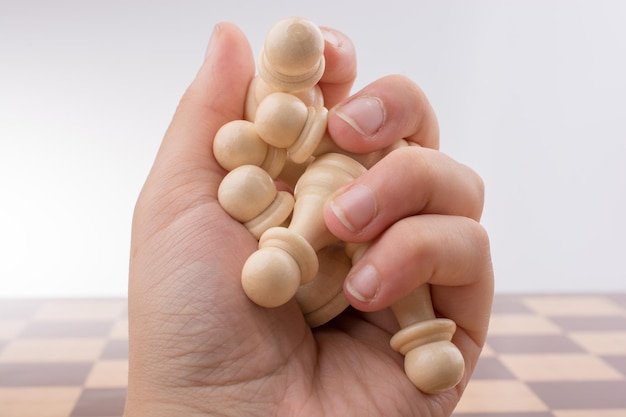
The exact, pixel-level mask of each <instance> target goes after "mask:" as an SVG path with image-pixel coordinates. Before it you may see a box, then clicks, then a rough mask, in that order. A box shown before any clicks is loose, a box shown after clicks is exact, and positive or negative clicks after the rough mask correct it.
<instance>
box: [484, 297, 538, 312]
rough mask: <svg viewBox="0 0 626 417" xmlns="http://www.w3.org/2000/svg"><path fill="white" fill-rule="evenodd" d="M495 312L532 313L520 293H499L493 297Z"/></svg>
mask: <svg viewBox="0 0 626 417" xmlns="http://www.w3.org/2000/svg"><path fill="white" fill-rule="evenodd" d="M491 310H492V312H493V313H496V314H503V313H509V314H510V313H532V310H531V309H529V308H528V307H527V306H526V305H524V303H523V302H522V299H521V298H520V296H519V295H513V294H510V295H509V294H497V296H495V297H494V298H493V305H492V308H491Z"/></svg>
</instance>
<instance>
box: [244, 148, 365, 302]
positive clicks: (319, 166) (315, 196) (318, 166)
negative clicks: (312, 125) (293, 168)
mask: <svg viewBox="0 0 626 417" xmlns="http://www.w3.org/2000/svg"><path fill="white" fill-rule="evenodd" d="M364 172H365V168H364V167H363V166H362V165H361V164H359V163H358V162H356V161H355V160H353V159H351V158H349V157H347V156H345V155H340V154H326V155H322V156H320V157H318V158H316V159H315V160H314V161H313V162H312V163H311V165H309V167H308V168H307V169H306V171H305V172H304V174H302V177H300V179H299V180H298V183H297V184H296V189H295V193H294V195H295V200H296V201H295V205H294V209H293V214H292V219H291V222H290V224H289V227H288V228H285V227H273V228H270V229H268V230H267V231H266V232H265V233H263V235H262V236H261V238H260V239H259V250H257V251H256V252H254V253H253V254H252V255H251V256H250V257H249V258H248V260H247V261H246V263H245V264H244V267H243V270H242V273H241V282H242V286H243V289H244V292H245V293H246V294H247V295H248V297H249V298H250V299H251V300H252V301H254V302H255V303H256V304H258V305H260V306H263V307H277V306H280V305H283V304H285V303H286V302H288V301H289V300H290V299H291V298H292V297H293V296H294V295H295V294H296V292H297V290H298V287H299V286H300V285H301V284H305V283H307V282H309V281H311V280H312V279H313V278H314V277H315V275H316V274H317V272H318V269H319V260H318V258H317V255H316V252H317V251H318V250H320V249H321V248H323V247H326V246H328V245H330V244H332V243H335V242H337V241H338V239H337V238H336V237H335V236H334V235H333V234H332V233H330V231H329V230H328V228H327V227H326V223H325V222H324V216H323V210H324V205H325V204H326V200H327V199H328V198H329V196H330V195H331V194H332V193H333V192H334V191H335V190H337V189H339V188H340V187H341V186H343V185H345V184H347V183H349V182H350V181H352V180H353V179H355V178H356V177H358V176H359V175H361V174H363V173H364Z"/></svg>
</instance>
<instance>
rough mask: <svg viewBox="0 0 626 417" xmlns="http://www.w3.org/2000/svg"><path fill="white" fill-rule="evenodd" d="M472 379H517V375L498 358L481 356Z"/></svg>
mask: <svg viewBox="0 0 626 417" xmlns="http://www.w3.org/2000/svg"><path fill="white" fill-rule="evenodd" d="M472 379H515V376H514V375H513V373H511V371H509V370H508V368H507V367H505V366H504V365H503V364H502V363H501V362H500V361H499V360H498V359H497V358H492V357H485V358H480V360H479V361H478V364H477V365H476V369H475V370H474V374H473V375H472Z"/></svg>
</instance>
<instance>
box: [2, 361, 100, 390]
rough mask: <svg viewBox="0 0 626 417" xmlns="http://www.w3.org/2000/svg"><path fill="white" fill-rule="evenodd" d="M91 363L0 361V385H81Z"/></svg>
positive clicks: (85, 378) (89, 369)
mask: <svg viewBox="0 0 626 417" xmlns="http://www.w3.org/2000/svg"><path fill="white" fill-rule="evenodd" d="M91 367H92V364H91V363H89V362H80V363H0V387H38V386H70V385H82V384H84V383H85V381H86V380H87V377H88V375H89V372H90V371H91Z"/></svg>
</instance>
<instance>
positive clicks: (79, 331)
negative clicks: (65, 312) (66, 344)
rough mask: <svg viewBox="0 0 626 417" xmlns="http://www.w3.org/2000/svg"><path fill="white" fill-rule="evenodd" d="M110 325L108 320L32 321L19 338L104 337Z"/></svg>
mask: <svg viewBox="0 0 626 417" xmlns="http://www.w3.org/2000/svg"><path fill="white" fill-rule="evenodd" d="M112 326H113V324H112V323H111V322H110V321H68V322H63V321H61V322H40V321H34V322H31V323H30V324H28V325H27V326H26V327H25V328H24V329H23V330H22V332H21V333H20V338H24V339H28V338H37V339H39V338H66V337H70V338H71V337H80V338H90V337H99V338H106V337H107V336H108V334H109V332H110V331H111V327H112Z"/></svg>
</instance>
